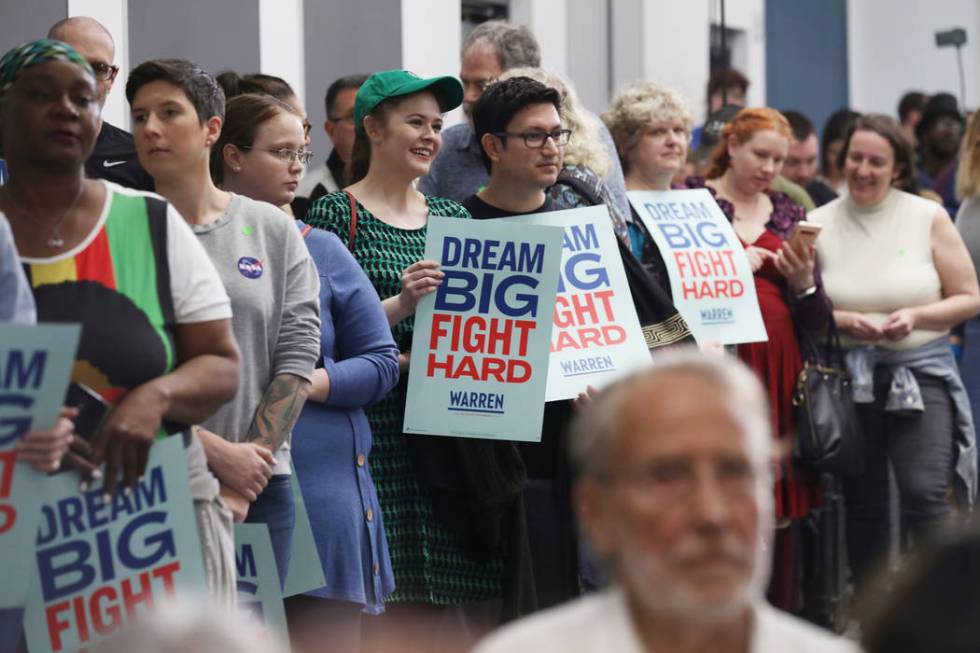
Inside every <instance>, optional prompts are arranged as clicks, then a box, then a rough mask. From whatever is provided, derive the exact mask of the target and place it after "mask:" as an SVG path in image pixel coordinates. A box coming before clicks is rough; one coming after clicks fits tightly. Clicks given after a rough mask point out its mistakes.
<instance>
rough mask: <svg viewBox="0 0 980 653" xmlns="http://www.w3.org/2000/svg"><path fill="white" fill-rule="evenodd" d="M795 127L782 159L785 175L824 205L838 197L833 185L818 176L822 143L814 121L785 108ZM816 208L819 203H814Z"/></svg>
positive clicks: (792, 127) (815, 201)
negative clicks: (784, 159) (786, 151)
mask: <svg viewBox="0 0 980 653" xmlns="http://www.w3.org/2000/svg"><path fill="white" fill-rule="evenodd" d="M782 113H783V116H785V117H786V120H787V121H788V122H789V127H790V129H791V130H793V137H792V138H791V139H790V143H789V152H788V153H787V154H786V161H785V162H784V163H783V176H784V177H786V178H787V179H789V180H790V181H792V182H793V183H795V184H798V185H800V186H802V187H803V188H804V189H805V190H806V192H807V194H809V195H810V198H811V199H812V200H813V202H814V204H815V205H816V206H823V205H824V204H826V203H827V202H829V201H830V200H832V199H834V198H836V197H837V193H835V192H834V191H833V190H831V188H830V186H828V185H827V184H825V183H823V182H822V181H820V180H819V179H817V161H818V160H819V156H818V154H819V149H820V144H819V143H818V142H817V134H816V132H815V131H814V130H813V123H812V122H810V119H809V118H807V117H806V116H804V115H803V114H802V113H800V112H799V111H783V112H782ZM814 208H816V207H814Z"/></svg>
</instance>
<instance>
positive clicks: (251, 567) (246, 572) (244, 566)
mask: <svg viewBox="0 0 980 653" xmlns="http://www.w3.org/2000/svg"><path fill="white" fill-rule="evenodd" d="M235 566H236V567H237V568H238V577H239V578H254V577H255V576H256V575H257V573H258V572H256V571H255V554H254V553H252V545H251V544H243V545H242V546H241V551H240V552H239V554H237V555H236V556H235Z"/></svg>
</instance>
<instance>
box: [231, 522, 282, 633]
mask: <svg viewBox="0 0 980 653" xmlns="http://www.w3.org/2000/svg"><path fill="white" fill-rule="evenodd" d="M235 567H236V570H237V582H238V608H239V609H240V610H242V611H244V612H245V613H246V614H248V615H251V616H252V617H254V618H255V619H256V620H257V621H258V623H259V624H261V625H262V626H263V627H264V628H265V629H266V631H267V632H269V634H270V636H272V637H273V638H276V639H278V638H284V637H285V635H286V610H285V608H284V607H283V604H282V590H281V589H280V585H279V571H278V569H276V558H275V554H274V553H273V552H272V540H271V539H270V538H269V527H268V526H266V525H265V524H235Z"/></svg>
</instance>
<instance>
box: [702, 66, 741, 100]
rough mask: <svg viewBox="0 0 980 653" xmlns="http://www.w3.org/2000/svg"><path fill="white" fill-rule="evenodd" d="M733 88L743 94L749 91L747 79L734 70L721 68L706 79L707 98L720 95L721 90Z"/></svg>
mask: <svg viewBox="0 0 980 653" xmlns="http://www.w3.org/2000/svg"><path fill="white" fill-rule="evenodd" d="M733 86H734V87H735V88H737V89H739V90H740V91H742V93H745V92H746V91H748V90H749V79H748V77H746V76H745V75H743V74H742V73H740V72H739V71H737V70H735V69H734V68H723V69H721V70H716V71H715V72H713V73H711V77H709V78H708V97H709V98H710V97H711V96H712V95H714V94H715V93H721V89H723V88H732V87H733Z"/></svg>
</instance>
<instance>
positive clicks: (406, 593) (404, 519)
mask: <svg viewBox="0 0 980 653" xmlns="http://www.w3.org/2000/svg"><path fill="white" fill-rule="evenodd" d="M428 203H429V214H430V215H439V216H448V217H454V218H469V217H470V215H469V213H468V212H467V211H466V209H464V208H463V207H462V206H460V205H459V204H458V203H456V202H454V201H452V200H448V199H442V198H438V197H430V198H428ZM306 221H307V222H308V223H309V224H310V225H312V226H314V227H318V228H320V229H326V230H327V231H332V232H333V233H335V234H337V236H338V237H339V238H340V239H341V240H342V241H343V242H345V243H347V242H348V240H349V238H350V201H349V200H348V198H347V195H346V194H345V193H343V192H340V191H338V192H334V193H330V194H328V195H325V196H323V197H321V198H320V199H319V200H317V201H316V202H314V204H313V205H312V206H311V207H310V210H309V212H308V213H307V217H306ZM426 231H427V230H426V228H425V227H422V228H421V229H414V230H409V229H399V228H397V227H393V226H391V225H389V224H387V223H385V222H383V221H381V220H379V219H377V218H376V217H374V216H373V215H372V214H371V213H370V212H369V211H368V210H367V209H365V208H364V206H362V205H361V204H358V206H357V224H356V229H355V232H356V233H355V236H354V244H353V247H352V249H351V253H352V254H353V255H354V258H355V259H357V262H358V263H360V265H361V267H362V268H364V271H365V272H366V273H367V276H368V278H369V279H370V280H371V283H372V284H373V285H374V288H375V289H376V290H377V291H378V295H380V296H381V298H382V299H385V298H387V297H391V296H394V295H396V294H398V293H399V292H401V276H402V272H403V271H404V270H405V268H407V267H408V266H409V265H411V264H413V263H415V262H417V261H420V260H422V259H423V258H424V253H425V236H426ZM414 324H415V319H414V317H410V318H408V319H405V320H402V321H401V322H399V323H398V324H396V325H395V326H394V327H393V328H392V334H393V335H394V338H395V343H396V344H397V345H398V348H399V349H400V350H401V351H407V350H409V349H411V345H412V328H413V326H414ZM365 410H366V412H367V416H368V421H369V423H370V425H371V433H372V450H371V458H370V466H371V476H372V477H374V482H375V485H376V486H377V489H378V499H379V501H380V503H381V512H382V516H383V518H384V526H385V533H386V534H387V537H388V548H389V551H390V553H391V565H392V569H393V570H394V573H395V591H394V593H392V594H391V595H389V596H388V597H387V599H386V601H387V602H391V603H408V602H410V603H428V604H433V605H451V604H461V603H473V602H477V601H485V600H488V599H493V598H498V597H500V595H501V577H502V573H503V564H502V562H501V558H500V557H499V556H497V557H494V558H493V559H491V560H490V561H488V562H486V563H481V562H477V561H475V560H473V559H470V558H468V557H466V556H464V555H463V552H462V549H461V546H460V541H459V537H458V535H457V534H456V533H455V532H454V531H453V530H452V529H450V528H449V527H448V526H447V525H446V524H445V523H443V522H442V521H440V520H437V519H436V518H435V516H434V515H433V507H432V497H431V495H430V493H429V491H428V490H427V489H426V488H424V487H423V486H422V485H421V484H420V483H419V480H418V476H417V474H416V471H415V467H414V465H413V463H412V458H411V456H410V454H409V450H408V446H407V444H406V442H405V438H406V437H411V436H403V435H402V420H403V417H404V414H405V384H403V383H402V384H399V386H398V387H397V388H396V389H395V390H393V391H392V392H391V393H390V394H388V395H387V396H386V397H385V398H384V399H382V400H381V401H380V402H378V403H377V404H375V405H373V406H370V407H368V408H367V409H365Z"/></svg>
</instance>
